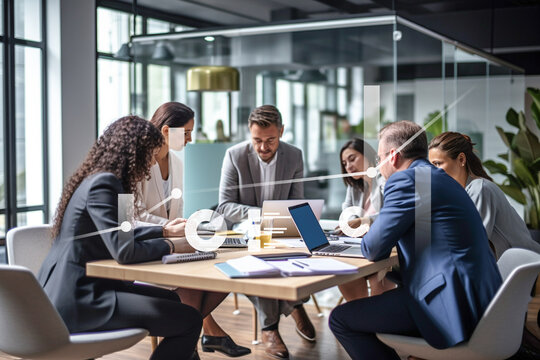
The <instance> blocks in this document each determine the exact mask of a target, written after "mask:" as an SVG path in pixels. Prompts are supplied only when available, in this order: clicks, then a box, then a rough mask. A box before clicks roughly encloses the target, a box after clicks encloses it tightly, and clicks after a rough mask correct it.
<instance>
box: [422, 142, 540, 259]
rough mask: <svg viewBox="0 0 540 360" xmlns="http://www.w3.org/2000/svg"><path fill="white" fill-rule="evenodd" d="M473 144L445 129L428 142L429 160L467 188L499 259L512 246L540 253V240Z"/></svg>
mask: <svg viewBox="0 0 540 360" xmlns="http://www.w3.org/2000/svg"><path fill="white" fill-rule="evenodd" d="M473 145H474V144H473V143H472V142H471V139H470V138H469V137H468V136H467V135H464V134H460V133H457V132H445V133H442V134H441V135H439V136H437V137H435V138H434V139H433V140H431V142H430V144H429V161H430V162H431V163H432V164H433V165H435V166H436V167H439V168H441V169H443V170H444V171H446V173H447V174H448V175H450V176H451V177H453V178H454V180H456V181H457V182H458V183H459V184H460V185H461V186H463V187H464V188H465V190H466V191H467V194H469V196H470V197H471V199H472V201H473V202H474V204H475V205H476V208H477V209H478V212H479V213H480V216H481V217H482V221H483V223H484V227H485V228H486V231H487V236H488V239H489V242H490V246H491V248H492V250H493V251H494V253H495V256H496V258H497V259H498V258H500V257H501V255H502V253H503V252H504V251H505V250H507V249H509V248H511V247H518V248H524V249H529V250H532V251H536V252H538V253H540V244H538V243H537V242H535V241H534V240H533V239H532V238H531V235H530V233H529V230H528V229H527V226H526V225H525V223H524V222H523V220H522V219H521V217H520V216H519V215H518V213H517V212H516V210H515V209H514V208H513V207H512V206H511V205H510V203H509V202H508V200H507V199H506V196H505V195H504V193H503V191H502V190H501V189H500V188H499V187H498V186H497V185H496V184H495V183H493V182H492V181H493V180H492V179H491V178H490V177H489V175H488V174H486V172H485V171H484V169H483V167H482V162H481V161H480V159H479V158H478V157H477V156H476V155H475V154H474V148H473Z"/></svg>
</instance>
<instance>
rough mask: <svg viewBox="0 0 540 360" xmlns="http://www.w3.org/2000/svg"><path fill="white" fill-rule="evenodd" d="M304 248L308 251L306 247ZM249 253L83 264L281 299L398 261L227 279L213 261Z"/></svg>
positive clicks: (98, 273)
mask: <svg viewBox="0 0 540 360" xmlns="http://www.w3.org/2000/svg"><path fill="white" fill-rule="evenodd" d="M298 250H301V249H264V250H262V251H261V253H265V254H268V253H280V252H291V251H298ZM305 251H307V250H305ZM249 254H253V255H255V254H257V253H251V252H248V251H247V249H219V250H218V256H217V257H216V259H212V260H203V261H192V262H186V263H179V264H162V263H161V262H159V261H154V262H147V263H140V264H130V265H120V264H118V263H117V262H116V261H115V260H100V261H95V262H90V263H88V264H87V265H86V274H87V275H88V276H94V277H101V278H108V279H117V280H128V281H135V280H137V281H144V282H148V283H154V284H162V285H168V286H178V287H184V288H191V289H199V290H209V291H217V292H227V293H229V292H235V293H241V294H246V295H255V296H261V297H269V298H274V299H283V300H293V301H294V300H300V299H304V298H307V297H309V296H310V295H311V294H313V293H316V292H318V291H321V290H324V289H327V288H330V287H333V286H336V285H340V284H344V283H346V282H349V281H351V280H354V279H358V278H362V277H366V276H368V275H371V274H374V273H377V272H379V271H380V270H383V269H385V268H387V267H390V266H392V265H395V264H397V262H398V260H397V254H396V253H395V252H393V253H392V255H391V256H390V257H389V258H387V259H384V260H381V261H377V262H371V261H369V260H366V259H358V258H346V257H340V258H337V259H339V260H341V261H343V262H346V263H349V264H351V265H354V266H357V267H358V273H356V274H351V275H317V276H295V277H280V278H252V279H230V278H229V277H227V276H226V275H225V274H223V273H222V272H221V271H219V270H218V269H217V268H216V267H215V266H214V264H215V263H218V262H223V261H226V260H229V259H233V258H237V257H242V256H245V255H249Z"/></svg>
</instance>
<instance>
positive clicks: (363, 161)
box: [339, 138, 395, 301]
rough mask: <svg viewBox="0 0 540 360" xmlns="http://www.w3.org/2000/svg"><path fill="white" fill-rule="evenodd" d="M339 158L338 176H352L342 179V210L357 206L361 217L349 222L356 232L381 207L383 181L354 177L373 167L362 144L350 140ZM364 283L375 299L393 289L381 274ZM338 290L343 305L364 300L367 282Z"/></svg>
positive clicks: (368, 150)
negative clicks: (339, 169) (347, 302)
mask: <svg viewBox="0 0 540 360" xmlns="http://www.w3.org/2000/svg"><path fill="white" fill-rule="evenodd" d="M339 157H340V160H341V173H342V174H352V175H350V176H346V177H344V178H343V182H344V183H345V185H346V186H347V195H346V197H345V201H344V202H343V205H342V210H345V209H347V208H348V207H351V206H358V207H360V208H361V209H362V216H361V217H358V218H355V219H351V220H349V226H350V227H352V228H357V227H359V226H360V225H362V223H366V222H367V223H368V224H369V223H371V222H373V219H374V218H375V217H376V216H377V214H378V213H379V210H380V209H381V207H382V205H383V187H384V178H383V177H382V176H381V174H380V173H378V174H377V176H376V177H375V178H370V177H368V176H367V175H354V174H355V173H360V172H365V171H366V170H367V169H368V168H369V167H375V166H376V158H377V155H376V153H375V150H373V148H372V147H371V146H370V145H369V144H368V143H367V142H365V141H364V140H362V139H360V138H354V139H352V140H349V141H347V142H346V143H345V144H344V145H343V147H342V148H341V151H340V153H339ZM366 231H367V229H366ZM380 277H382V278H380ZM367 280H369V285H370V287H371V295H379V294H382V293H383V292H384V291H386V290H390V289H392V288H394V287H395V285H394V284H393V283H392V282H390V281H389V280H386V279H384V277H383V273H382V272H381V275H379V274H374V275H372V276H370V277H368V279H367ZM339 290H340V291H341V293H342V294H343V297H344V298H345V300H347V301H351V300H355V299H360V298H363V297H367V296H368V287H367V281H366V279H364V278H362V279H358V280H354V281H351V282H349V283H346V284H343V285H340V286H339Z"/></svg>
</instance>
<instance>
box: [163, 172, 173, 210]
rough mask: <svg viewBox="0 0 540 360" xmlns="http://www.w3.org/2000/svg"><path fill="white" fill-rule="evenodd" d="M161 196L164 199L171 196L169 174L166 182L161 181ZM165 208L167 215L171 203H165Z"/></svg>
mask: <svg viewBox="0 0 540 360" xmlns="http://www.w3.org/2000/svg"><path fill="white" fill-rule="evenodd" d="M162 180H163V178H162ZM163 195H164V196H165V199H166V198H168V197H169V196H171V174H169V176H167V180H163ZM165 207H166V208H167V213H169V212H170V210H171V202H170V201H167V202H166V203H165Z"/></svg>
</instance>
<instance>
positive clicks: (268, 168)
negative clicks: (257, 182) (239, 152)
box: [257, 152, 278, 201]
mask: <svg viewBox="0 0 540 360" xmlns="http://www.w3.org/2000/svg"><path fill="white" fill-rule="evenodd" d="M277 156H278V153H277V152H276V153H275V155H274V158H273V159H272V160H270V162H265V161H263V160H261V158H260V157H258V156H257V158H258V159H259V168H260V169H261V183H264V184H265V185H263V186H261V196H262V200H263V201H264V200H272V199H273V196H274V188H275V186H274V184H273V183H274V180H275V179H276V163H277ZM268 183H271V184H268Z"/></svg>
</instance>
